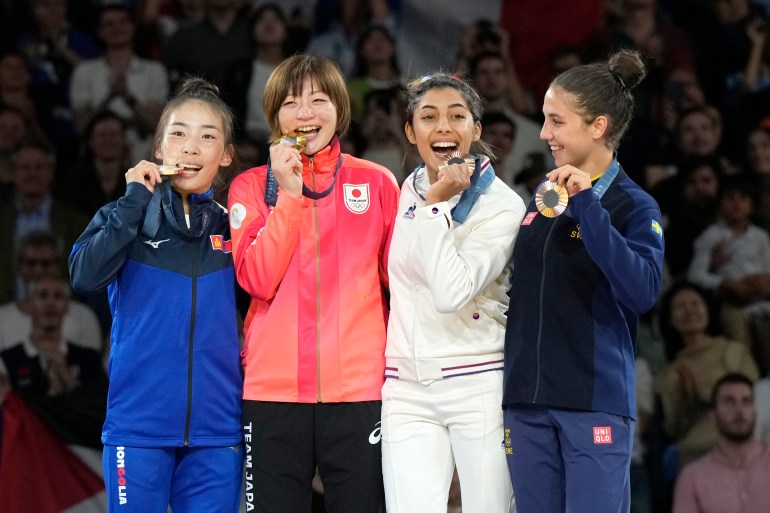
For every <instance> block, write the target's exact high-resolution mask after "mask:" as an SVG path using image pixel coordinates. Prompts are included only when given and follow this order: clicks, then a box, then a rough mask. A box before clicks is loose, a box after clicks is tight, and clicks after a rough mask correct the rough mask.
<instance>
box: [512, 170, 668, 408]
mask: <svg viewBox="0 0 770 513" xmlns="http://www.w3.org/2000/svg"><path fill="white" fill-rule="evenodd" d="M662 263H663V232H662V229H661V216H660V209H659V208H658V205H657V204H656V203H655V201H654V200H653V199H652V198H651V197H650V196H649V195H648V194H647V193H646V192H644V191H643V190H642V189H641V188H640V187H639V186H638V185H636V184H635V183H634V182H633V181H632V180H631V179H629V178H628V176H627V175H626V174H625V172H623V170H622V169H620V170H619V172H618V175H617V176H616V177H615V179H614V180H613V181H612V182H611V184H610V185H609V187H608V188H607V189H606V192H605V193H604V195H603V196H602V197H601V198H599V196H598V195H597V194H596V192H595V190H594V189H591V190H586V191H582V192H580V193H578V194H577V195H575V196H573V197H572V198H570V201H569V207H568V209H567V211H566V212H565V213H564V214H562V215H561V216H558V217H556V218H547V217H545V216H543V215H540V214H539V213H538V211H537V208H536V207H535V203H534V199H533V201H531V202H530V204H529V206H528V213H527V215H525V217H524V221H523V222H522V225H521V229H520V230H519V234H518V237H517V238H516V243H515V246H514V251H513V274H512V277H511V288H510V291H509V296H510V306H509V310H508V320H507V326H506V334H505V372H504V387H505V388H504V395H503V404H504V405H506V406H509V405H514V404H541V405H546V406H551V407H557V408H570V409H577V410H592V411H602V412H606V413H611V414H615V415H621V416H626V417H632V418H635V417H636V394H635V386H634V382H635V367H634V359H635V350H636V347H635V343H636V342H635V341H636V324H637V320H638V316H639V315H640V314H642V313H644V312H646V311H648V310H650V309H651V308H652V307H653V305H654V304H655V302H656V300H657V297H658V292H659V288H660V281H661V269H662Z"/></svg>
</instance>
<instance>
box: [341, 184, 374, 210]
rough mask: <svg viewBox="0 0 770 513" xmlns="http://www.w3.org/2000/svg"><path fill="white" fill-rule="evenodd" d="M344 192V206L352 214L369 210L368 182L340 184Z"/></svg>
mask: <svg viewBox="0 0 770 513" xmlns="http://www.w3.org/2000/svg"><path fill="white" fill-rule="evenodd" d="M342 188H343V191H344V193H345V206H346V207H348V210H350V211H351V212H353V213H354V214H363V213H364V212H366V211H367V210H369V184H368V183H363V184H358V185H356V184H350V183H346V184H343V185H342Z"/></svg>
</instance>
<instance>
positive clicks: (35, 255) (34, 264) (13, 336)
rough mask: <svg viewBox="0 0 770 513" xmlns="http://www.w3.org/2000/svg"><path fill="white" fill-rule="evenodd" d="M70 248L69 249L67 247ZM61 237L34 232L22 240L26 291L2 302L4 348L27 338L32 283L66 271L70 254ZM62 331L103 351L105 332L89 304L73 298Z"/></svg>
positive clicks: (0, 344)
mask: <svg viewBox="0 0 770 513" xmlns="http://www.w3.org/2000/svg"><path fill="white" fill-rule="evenodd" d="M67 249H69V248H67ZM64 250H65V248H63V247H62V243H61V240H59V239H58V238H57V237H56V236H55V235H53V234H51V233H50V232H46V231H34V232H30V233H28V234H27V235H25V236H24V238H22V240H21V241H20V242H19V250H18V252H17V256H16V263H15V268H16V272H17V273H18V276H19V281H20V283H21V289H22V290H23V292H22V294H21V295H20V297H19V299H17V300H15V301H10V302H8V303H3V304H0V351H1V350H3V349H6V348H7V347H10V345H11V344H13V343H15V342H18V341H19V340H23V339H25V338H26V337H27V335H28V334H29V330H30V327H31V322H32V319H31V317H30V316H31V314H32V302H31V297H30V295H29V286H30V283H31V282H32V281H33V280H35V279H37V278H40V277H41V276H57V275H58V276H61V275H63V274H64V269H65V265H64V264H65V261H66V257H65V255H63V253H64ZM62 332H63V334H64V337H65V338H66V339H68V340H74V341H77V343H78V344H80V345H81V346H83V347H88V348H90V349H93V350H95V351H98V352H99V353H101V352H102V349H103V347H102V333H101V330H100V328H99V321H98V319H97V317H96V315H95V314H94V312H93V311H92V310H91V309H90V308H89V307H88V306H86V305H85V304H83V303H81V302H80V301H76V300H74V299H70V301H69V307H68V309H67V312H66V314H65V315H64V318H63V323H62Z"/></svg>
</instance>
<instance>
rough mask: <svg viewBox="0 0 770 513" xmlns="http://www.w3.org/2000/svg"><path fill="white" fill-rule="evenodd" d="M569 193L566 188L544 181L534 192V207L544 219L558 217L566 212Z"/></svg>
mask: <svg viewBox="0 0 770 513" xmlns="http://www.w3.org/2000/svg"><path fill="white" fill-rule="evenodd" d="M568 202H569V193H568V192H567V188H566V187H562V186H561V185H557V184H556V182H552V181H550V180H546V181H545V182H543V183H541V184H540V187H538V188H537V190H536V191H535V206H537V209H538V211H540V213H541V214H543V215H544V216H545V217H556V216H560V215H561V214H563V213H564V211H565V210H567V203H568Z"/></svg>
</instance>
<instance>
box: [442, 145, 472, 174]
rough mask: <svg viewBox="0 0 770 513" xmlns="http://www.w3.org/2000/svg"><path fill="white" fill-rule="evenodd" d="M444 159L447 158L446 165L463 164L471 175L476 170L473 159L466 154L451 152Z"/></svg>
mask: <svg viewBox="0 0 770 513" xmlns="http://www.w3.org/2000/svg"><path fill="white" fill-rule="evenodd" d="M446 158H447V160H446V165H450V164H463V163H465V165H466V166H468V171H470V173H471V174H473V170H474V169H476V161H475V160H473V157H471V156H470V155H468V154H467V153H463V152H460V151H453V152H452V153H450V154H448V155H447V156H446ZM440 167H445V166H440Z"/></svg>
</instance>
